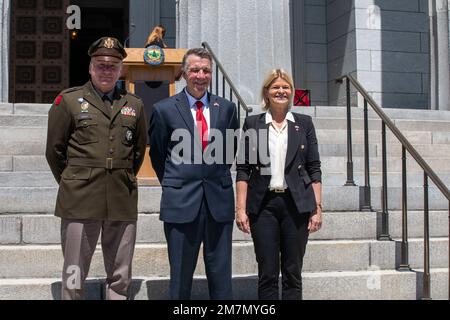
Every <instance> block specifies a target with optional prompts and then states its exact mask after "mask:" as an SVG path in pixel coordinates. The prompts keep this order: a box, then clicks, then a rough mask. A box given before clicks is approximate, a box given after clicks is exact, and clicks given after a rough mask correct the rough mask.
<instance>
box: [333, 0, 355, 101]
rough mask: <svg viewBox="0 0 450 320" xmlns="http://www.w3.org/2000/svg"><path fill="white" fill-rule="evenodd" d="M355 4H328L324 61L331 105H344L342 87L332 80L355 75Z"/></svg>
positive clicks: (346, 1) (341, 1)
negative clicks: (346, 75)
mask: <svg viewBox="0 0 450 320" xmlns="http://www.w3.org/2000/svg"><path fill="white" fill-rule="evenodd" d="M353 3H354V0H327V44H328V46H327V49H328V55H327V61H328V95H329V103H330V105H339V104H345V100H344V99H345V86H344V85H338V84H336V83H335V79H336V78H338V77H340V76H342V75H345V74H349V73H350V74H352V75H355V74H356V70H357V62H358V57H357V51H356V32H355V10H354V7H353Z"/></svg>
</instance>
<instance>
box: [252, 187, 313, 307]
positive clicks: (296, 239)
mask: <svg viewBox="0 0 450 320" xmlns="http://www.w3.org/2000/svg"><path fill="white" fill-rule="evenodd" d="M249 219H250V229H251V234H252V238H253V244H254V248H255V254H256V260H257V262H258V298H259V299H260V300H278V299H279V289H278V279H279V274H280V265H281V275H282V295H281V298H282V299H283V300H301V299H302V276H301V270H302V267H303V256H304V254H305V249H306V244H307V242H308V220H309V214H308V213H299V212H298V210H297V208H296V206H295V203H294V200H293V199H292V197H291V194H290V193H289V191H287V192H285V193H274V192H271V191H268V192H267V193H266V195H265V197H264V201H263V204H262V206H261V210H260V212H259V214H258V215H250V217H249Z"/></svg>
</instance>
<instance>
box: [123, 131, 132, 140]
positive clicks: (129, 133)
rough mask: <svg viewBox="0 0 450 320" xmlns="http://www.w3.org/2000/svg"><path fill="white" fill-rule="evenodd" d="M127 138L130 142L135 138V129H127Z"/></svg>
mask: <svg viewBox="0 0 450 320" xmlns="http://www.w3.org/2000/svg"><path fill="white" fill-rule="evenodd" d="M125 138H126V139H127V141H128V142H131V141H132V140H133V131H131V130H127V133H126V135H125Z"/></svg>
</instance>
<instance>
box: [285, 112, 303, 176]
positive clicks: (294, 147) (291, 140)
mask: <svg viewBox="0 0 450 320" xmlns="http://www.w3.org/2000/svg"><path fill="white" fill-rule="evenodd" d="M294 119H295V116H294ZM287 122H288V145H287V152H286V163H285V168H287V167H288V166H289V164H290V163H291V162H292V160H294V157H295V155H296V153H297V152H298V148H299V145H300V138H301V135H300V132H301V131H300V132H299V129H300V128H301V126H300V123H299V122H297V120H296V121H295V122H292V121H289V120H287Z"/></svg>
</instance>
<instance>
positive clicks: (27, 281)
mask: <svg viewBox="0 0 450 320" xmlns="http://www.w3.org/2000/svg"><path fill="white" fill-rule="evenodd" d="M418 272H423V269H413V270H411V271H398V270H375V269H374V270H361V271H320V272H302V277H305V278H318V277H328V278H331V277H348V276H354V277H358V276H359V277H366V276H368V275H373V274H374V273H375V274H378V275H396V274H399V275H400V274H408V273H409V274H415V273H418ZM430 273H431V274H436V273H448V268H430ZM256 277H257V275H256V274H253V273H249V274H233V275H232V278H233V279H240V278H247V279H248V278H256ZM132 278H133V280H134V281H138V280H144V281H155V280H169V279H170V277H169V276H164V277H145V276H139V275H133V277H132ZM193 278H194V279H206V275H194V277H193ZM104 279H105V278H104V277H88V278H87V279H86V281H103V280H104ZM53 282H61V278H0V286H2V285H33V284H47V283H48V284H51V283H53Z"/></svg>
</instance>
